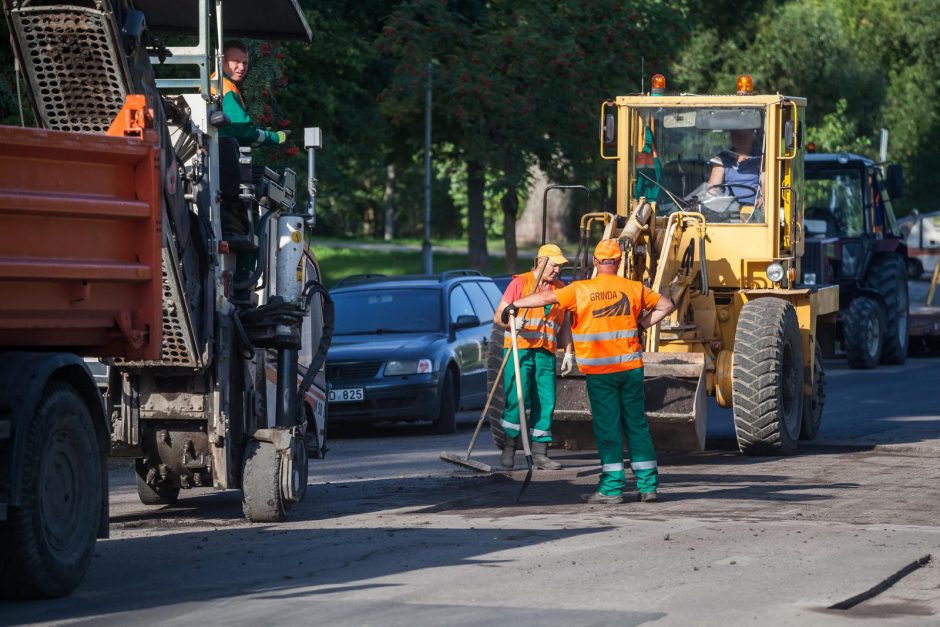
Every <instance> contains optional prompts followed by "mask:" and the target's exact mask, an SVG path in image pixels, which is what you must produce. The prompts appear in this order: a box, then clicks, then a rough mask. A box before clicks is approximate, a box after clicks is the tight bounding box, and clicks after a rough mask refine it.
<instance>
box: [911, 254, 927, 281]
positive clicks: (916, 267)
mask: <svg viewBox="0 0 940 627" xmlns="http://www.w3.org/2000/svg"><path fill="white" fill-rule="evenodd" d="M922 276H924V264H923V263H921V260H920V259H918V258H917V257H908V258H907V278H909V279H914V280H915V281H916V280H917V279H919V278H920V277H922Z"/></svg>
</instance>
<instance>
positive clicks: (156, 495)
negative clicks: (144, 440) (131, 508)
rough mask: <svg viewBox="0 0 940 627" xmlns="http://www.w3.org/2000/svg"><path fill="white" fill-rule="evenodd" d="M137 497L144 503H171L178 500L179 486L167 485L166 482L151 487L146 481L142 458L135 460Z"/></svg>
mask: <svg viewBox="0 0 940 627" xmlns="http://www.w3.org/2000/svg"><path fill="white" fill-rule="evenodd" d="M136 474H137V497H138V498H139V499H140V502H141V503H143V504H144V505H173V504H175V503H176V501H178V500H179V496H180V489H179V486H172V485H169V484H168V483H167V482H163V483H161V484H159V485H158V486H157V487H153V486H151V485H149V484H148V483H147V466H146V465H144V460H142V459H138V460H137V467H136Z"/></svg>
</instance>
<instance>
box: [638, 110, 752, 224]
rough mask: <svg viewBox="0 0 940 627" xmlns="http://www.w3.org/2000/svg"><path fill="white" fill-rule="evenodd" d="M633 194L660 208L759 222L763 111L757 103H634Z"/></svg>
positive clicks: (719, 219)
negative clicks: (707, 106)
mask: <svg viewBox="0 0 940 627" xmlns="http://www.w3.org/2000/svg"><path fill="white" fill-rule="evenodd" d="M638 113H639V124H640V127H639V128H640V131H639V134H638V136H637V138H636V139H635V142H636V143H635V146H636V152H635V154H634V155H633V159H634V162H633V163H634V168H635V169H634V172H635V178H634V181H633V197H634V198H635V199H638V198H640V197H641V196H642V197H645V198H646V199H647V200H650V201H656V202H657V205H658V208H659V209H658V210H659V213H660V214H661V215H666V214H669V213H672V212H674V211H679V210H683V209H685V210H692V211H701V212H702V213H703V214H705V217H706V218H707V219H708V221H709V222H738V223H739V222H750V223H757V222H763V220H764V219H763V209H762V202H763V193H762V189H761V186H762V184H763V175H764V158H763V153H764V133H763V130H764V113H763V110H762V109H760V108H757V107H721V108H711V109H702V108H684V107H644V108H641V109H639V111H638Z"/></svg>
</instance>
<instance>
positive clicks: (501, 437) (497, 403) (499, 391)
mask: <svg viewBox="0 0 940 627" xmlns="http://www.w3.org/2000/svg"><path fill="white" fill-rule="evenodd" d="M504 334H505V332H504V331H503V328H502V327H500V326H499V325H496V324H494V325H493V330H492V332H490V343H489V352H488V354H487V358H486V393H487V395H489V393H490V390H491V389H493V385H494V384H495V385H496V392H495V393H494V394H493V400H492V401H491V402H490V407H489V409H488V410H486V419H487V420H488V421H489V423H490V433H491V434H493V445H494V446H495V447H496V448H497V450H500V451H501V450H503V442H505V441H506V432H505V431H503V425H502V422H500V421H501V420H502V419H503V411H504V410H505V409H506V392H505V390H504V389H503V384H502V376H500V377H498V382H497V376H496V375H497V374H498V373H499V367H500V366H501V365H502V364H503V342H504V339H503V338H504Z"/></svg>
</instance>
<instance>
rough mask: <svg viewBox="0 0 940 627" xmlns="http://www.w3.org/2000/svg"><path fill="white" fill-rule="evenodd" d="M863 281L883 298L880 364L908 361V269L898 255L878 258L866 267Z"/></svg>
mask: <svg viewBox="0 0 940 627" xmlns="http://www.w3.org/2000/svg"><path fill="white" fill-rule="evenodd" d="M865 284H866V285H867V286H868V287H871V288H872V289H875V290H877V291H878V293H880V294H881V295H882V296H883V297H884V301H885V325H884V327H882V328H883V329H884V331H885V334H884V345H883V346H882V349H881V363H883V364H903V363H904V362H905V361H906V360H907V344H908V343H907V316H908V313H909V299H908V293H907V269H906V268H905V263H904V260H903V259H902V258H901V257H900V256H898V255H886V256H882V257H878V258H877V259H875V261H874V262H873V263H872V265H871V268H869V269H868V276H866V277H865Z"/></svg>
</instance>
